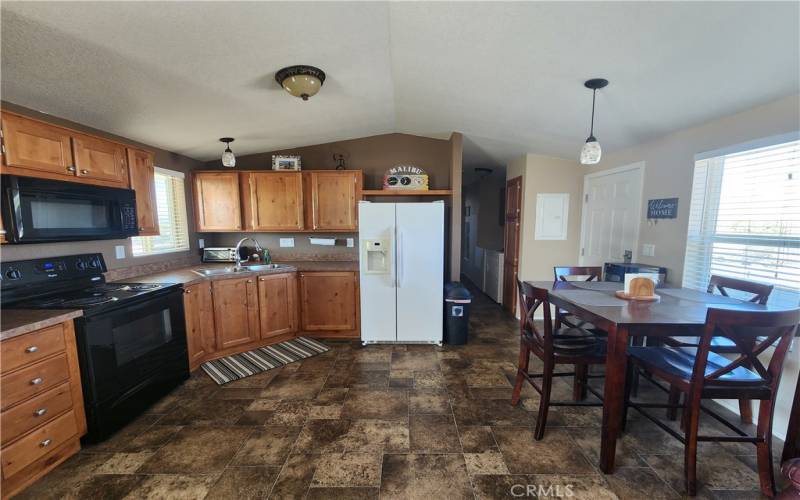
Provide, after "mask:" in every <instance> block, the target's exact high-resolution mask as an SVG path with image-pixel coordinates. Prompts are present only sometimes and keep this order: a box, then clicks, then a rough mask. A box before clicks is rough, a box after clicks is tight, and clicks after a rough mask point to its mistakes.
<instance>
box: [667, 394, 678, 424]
mask: <svg viewBox="0 0 800 500" xmlns="http://www.w3.org/2000/svg"><path fill="white" fill-rule="evenodd" d="M680 402H681V391H680V390H679V389H678V388H677V387H673V386H671V385H670V386H669V398H668V399H667V404H668V405H670V406H676V405H678V404H680ZM676 418H678V409H677V408H667V419H668V420H675V419H676Z"/></svg>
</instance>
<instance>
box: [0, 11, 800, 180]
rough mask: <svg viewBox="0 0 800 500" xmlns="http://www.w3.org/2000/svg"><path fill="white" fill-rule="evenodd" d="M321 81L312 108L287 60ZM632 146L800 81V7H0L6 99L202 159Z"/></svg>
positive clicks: (468, 160)
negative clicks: (406, 149) (456, 147)
mask: <svg viewBox="0 0 800 500" xmlns="http://www.w3.org/2000/svg"><path fill="white" fill-rule="evenodd" d="M292 64H311V65H315V66H319V67H320V68H322V69H324V70H325V71H326V73H327V74H328V79H327V80H326V81H325V84H324V86H323V88H322V90H321V91H320V93H319V94H318V95H317V96H315V97H313V98H312V99H311V100H310V101H308V102H303V101H301V100H300V99H296V98H293V97H291V96H289V95H288V94H287V93H285V92H284V91H283V90H282V89H281V88H280V87H279V86H278V84H277V83H276V82H275V81H274V73H275V71H276V70H278V69H280V68H281V67H283V66H287V65H292ZM591 77H605V78H608V79H609V80H610V81H611V85H610V86H609V87H608V88H606V89H605V90H603V91H601V92H600V93H599V94H598V103H597V113H598V114H597V118H596V125H595V132H596V133H595V135H596V136H597V137H598V138H599V139H600V141H601V143H602V144H603V145H604V147H605V149H606V150H613V149H616V148H622V147H626V146H629V145H633V144H636V143H641V142H644V141H647V140H650V139H653V138H655V137H658V136H660V135H663V134H665V133H668V132H671V131H673V130H677V129H681V128H685V127H688V126H691V125H695V124H700V123H703V122H705V121H708V120H711V119H714V118H717V117H720V116H724V115H727V114H732V113H735V112H737V111H740V110H744V109H747V108H749V107H752V106H755V105H758V104H761V103H765V102H768V101H771V100H774V99H778V98H780V97H783V96H786V95H790V94H796V93H798V91H799V90H798V89H799V88H800V3H798V2H778V3H768V2H708V3H706V2H682V3H677V2H635V3H631V2H620V3H616V2H587V3H583V2H535V3H534V2H531V3H496V2H487V3H483V2H475V3H469V2H468V3H457V2H397V3H376V2H369V3H366V2H364V3H361V2H357V3H345V2H321V3H313V2H270V3H266V2H8V1H6V2H3V3H2V80H1V83H2V88H1V89H0V91H2V98H3V99H4V100H7V101H10V102H14V103H16V104H20V105H23V106H27V107H31V108H33V109H37V110H40V111H44V112H47V113H50V114H53V115H57V116H60V117H63V118H67V119H70V120H73V121H76V122H79V123H83V124H86V125H90V126H93V127H96V128H98V129H101V130H106V131H109V132H112V133H115V134H118V135H121V136H125V137H129V138H131V139H134V140H138V141H141V142H144V143H147V144H151V145H154V146H158V147H161V148H164V149H168V150H171V151H175V152H178V153H182V154H185V155H187V156H190V157H193V158H196V159H199V160H208V159H212V158H216V157H217V156H218V155H219V154H220V151H221V149H222V145H221V144H220V143H218V142H217V139H218V138H219V137H222V136H233V137H235V138H236V142H235V143H234V144H233V149H234V151H235V152H236V153H237V154H247V153H254V152H260V151H269V150H275V149H281V148H287V147H294V146H302V145H309V144H318V143H323V142H329V141H335V140H341V139H348V138H354V137H362V136H368V135H376V134H381V133H387V132H405V133H411V134H417V135H425V136H431V137H440V138H446V137H448V136H449V134H450V132H451V131H453V130H457V131H461V132H463V133H464V134H465V135H466V141H465V142H466V145H467V147H466V148H465V165H466V166H468V167H470V166H475V165H482V164H504V163H505V162H506V161H507V160H508V159H510V158H511V157H514V156H517V155H520V154H523V153H526V152H535V153H539V154H546V155H552V156H558V157H564V158H575V157H576V156H577V154H578V151H579V148H580V146H581V144H582V142H583V141H584V140H585V138H586V136H587V135H588V122H589V113H590V108H591V93H590V91H588V90H587V89H585V88H584V87H583V81H584V80H586V79H587V78H591Z"/></svg>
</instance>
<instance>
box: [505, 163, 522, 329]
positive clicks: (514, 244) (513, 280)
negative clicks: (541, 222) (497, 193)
mask: <svg viewBox="0 0 800 500" xmlns="http://www.w3.org/2000/svg"><path fill="white" fill-rule="evenodd" d="M521 220H522V177H514V178H513V179H511V180H509V181H507V182H506V214H505V245H504V247H505V248H504V250H503V308H504V309H505V310H506V311H508V312H510V313H511V314H514V313H515V312H516V303H517V272H518V271H519V231H520V222H521Z"/></svg>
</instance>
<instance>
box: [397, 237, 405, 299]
mask: <svg viewBox="0 0 800 500" xmlns="http://www.w3.org/2000/svg"><path fill="white" fill-rule="evenodd" d="M404 267H405V265H404V263H403V232H402V231H400V230H399V229H398V230H397V288H402V286H403V268H404Z"/></svg>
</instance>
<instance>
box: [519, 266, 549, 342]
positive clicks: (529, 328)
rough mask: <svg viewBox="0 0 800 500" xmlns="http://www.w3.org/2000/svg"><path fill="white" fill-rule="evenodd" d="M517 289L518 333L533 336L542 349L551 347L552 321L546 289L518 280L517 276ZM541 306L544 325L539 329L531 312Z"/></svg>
mask: <svg viewBox="0 0 800 500" xmlns="http://www.w3.org/2000/svg"><path fill="white" fill-rule="evenodd" d="M517 289H518V290H519V304H520V308H521V309H520V316H519V318H520V319H519V329H520V334H522V335H523V336H529V337H531V338H533V339H534V340H535V341H536V342H537V343H538V344H539V345H540V346H541V347H542V349H546V348H548V347H549V348H551V349H552V345H553V321H552V320H551V315H550V301H549V299H548V294H547V290H545V289H543V288H536V287H535V286H533V285H531V284H529V283H525V282H524V281H520V280H519V278H517ZM540 306H541V307H542V314H543V315H544V326H543V327H542V329H541V330H539V329H538V328H537V327H536V324H535V322H534V321H533V314H534V313H535V312H536V310H537V309H538V308H539V307H540Z"/></svg>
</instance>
